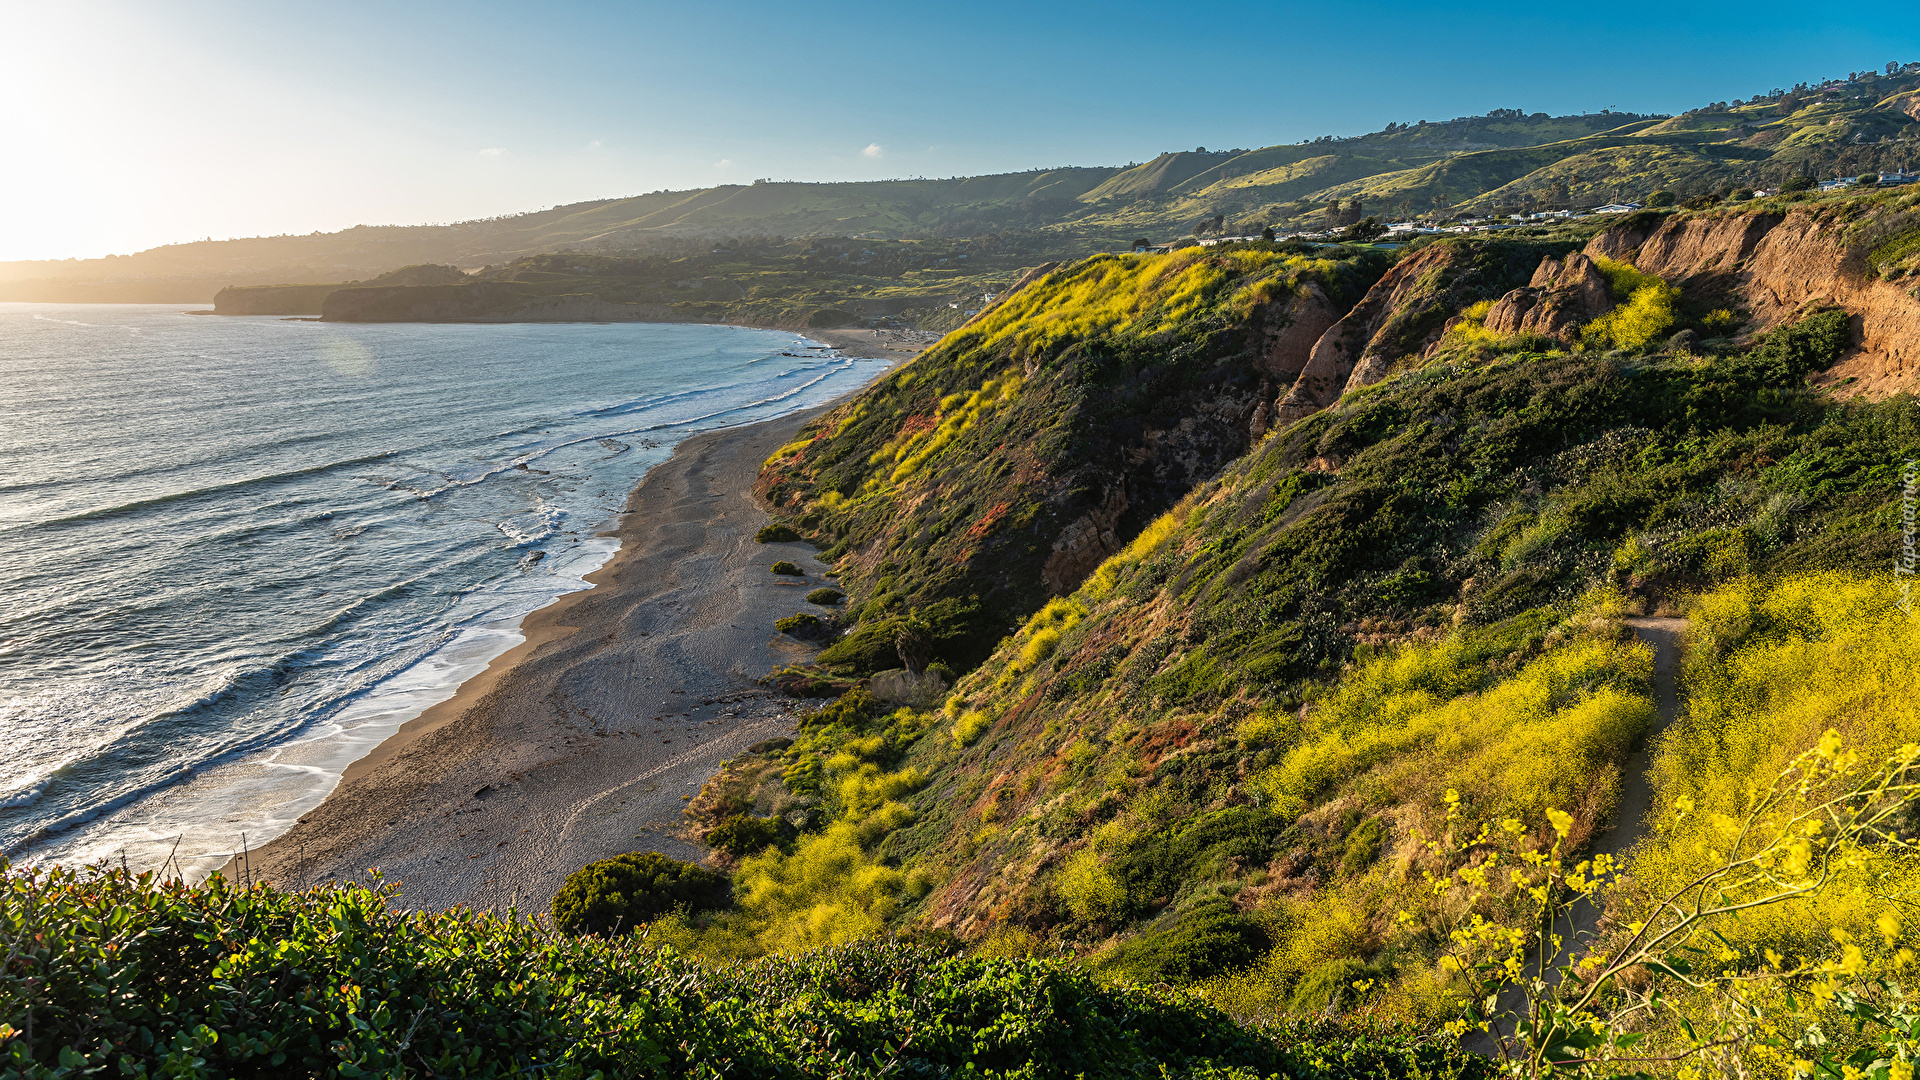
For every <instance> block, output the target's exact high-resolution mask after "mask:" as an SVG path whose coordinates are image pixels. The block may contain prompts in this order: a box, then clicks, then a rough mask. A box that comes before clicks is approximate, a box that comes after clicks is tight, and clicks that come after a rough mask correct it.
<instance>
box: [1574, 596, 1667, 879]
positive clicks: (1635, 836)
mask: <svg viewBox="0 0 1920 1080" xmlns="http://www.w3.org/2000/svg"><path fill="white" fill-rule="evenodd" d="M1626 622H1627V625H1628V626H1630V627H1632V628H1633V633H1634V636H1635V637H1638V638H1639V639H1640V640H1641V641H1644V642H1646V643H1647V644H1649V645H1651V646H1653V691H1654V703H1655V704H1656V705H1657V706H1658V707H1659V709H1660V720H1659V722H1658V723H1657V724H1655V725H1654V728H1653V730H1651V731H1649V732H1647V737H1646V738H1645V739H1643V740H1641V744H1640V749H1639V750H1638V751H1636V752H1635V753H1634V755H1633V756H1632V757H1629V758H1628V759H1627V762H1626V765H1625V766H1624V767H1623V768H1624V773H1625V779H1624V782H1623V783H1622V784H1621V791H1620V806H1619V808H1618V809H1617V810H1615V811H1614V815H1613V826H1612V827H1611V828H1609V829H1607V831H1605V832H1603V833H1601V834H1600V835H1599V836H1597V837H1595V838H1594V842H1593V853H1594V854H1596V855H1598V854H1601V853H1603V852H1604V853H1605V854H1608V855H1611V856H1613V857H1614V858H1615V859H1620V858H1624V857H1625V856H1626V853H1627V851H1628V850H1629V849H1630V848H1632V847H1633V845H1634V844H1636V843H1639V842H1640V838H1641V837H1643V836H1645V835H1646V834H1647V811H1648V810H1649V809H1650V808H1651V807H1652V805H1653V781H1652V779H1651V778H1649V777H1648V775H1647V772H1648V770H1649V769H1650V768H1651V767H1652V765H1653V744H1654V741H1655V740H1656V739H1657V737H1658V736H1659V735H1660V733H1661V732H1663V731H1665V730H1666V729H1667V726H1668V725H1669V724H1672V723H1673V721H1674V719H1675V718H1676V717H1678V716H1679V715H1680V687H1679V675H1680V638H1681V635H1683V634H1685V633H1686V630H1687V620H1685V619H1672V618H1660V617H1652V616H1649V617H1644V618H1636V619H1628V620H1627V621H1626Z"/></svg>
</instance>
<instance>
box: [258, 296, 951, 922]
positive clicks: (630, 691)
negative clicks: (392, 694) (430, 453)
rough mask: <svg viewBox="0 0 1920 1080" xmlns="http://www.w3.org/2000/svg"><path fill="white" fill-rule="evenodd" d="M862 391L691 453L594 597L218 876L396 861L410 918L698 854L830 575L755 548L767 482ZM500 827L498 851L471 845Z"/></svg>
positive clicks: (505, 900)
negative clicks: (775, 457) (797, 435)
mask: <svg viewBox="0 0 1920 1080" xmlns="http://www.w3.org/2000/svg"><path fill="white" fill-rule="evenodd" d="M750 329H783V330H786V332H789V333H794V334H798V335H800V336H802V337H805V338H808V339H810V340H813V341H817V342H820V343H822V344H826V345H830V346H832V347H833V348H834V349H835V350H836V351H838V352H840V354H841V355H843V356H848V357H850V358H856V359H886V360H894V361H896V362H904V361H905V360H907V359H911V358H912V357H913V356H914V355H917V354H918V353H919V352H921V351H923V350H924V349H925V348H926V344H925V343H918V342H901V341H888V340H887V339H886V338H883V337H880V336H878V335H876V334H875V333H874V332H873V331H869V330H851V331H849V330H814V331H811V332H807V331H800V330H791V329H788V328H776V327H752V328H750ZM844 400H846V398H845V397H842V398H840V399H836V400H835V401H832V402H828V403H826V404H824V405H820V406H816V407H814V408H812V409H806V410H801V411H798V412H795V413H791V414H789V415H787V416H783V417H777V418H775V419H772V420H765V421H760V422H757V423H753V424H748V425H742V426H739V427H733V428H722V429H719V430H716V431H710V432H705V433H702V434H699V435H695V436H692V437H690V438H688V439H686V440H685V441H683V442H682V443H681V444H680V445H679V446H677V447H676V448H675V449H674V452H673V455H672V456H671V457H670V458H669V459H668V460H666V461H664V462H662V463H660V464H659V465H656V466H654V467H653V468H652V469H650V470H648V471H647V473H646V475H645V476H643V477H642V478H641V479H640V481H639V483H638V484H637V485H636V486H635V488H634V489H633V491H632V492H631V493H629V495H628V498H627V501H626V503H625V506H624V508H623V510H622V512H621V513H620V514H619V515H618V517H617V518H616V519H615V523H614V524H613V526H612V527H611V528H610V529H609V530H608V531H607V532H604V533H602V534H601V535H612V536H615V537H617V538H618V540H619V546H618V548H617V549H616V550H615V551H614V553H613V555H612V556H611V557H610V558H609V559H608V560H607V561H606V562H605V563H603V564H602V565H601V566H600V567H599V568H598V569H596V570H594V571H593V572H592V573H590V574H588V575H586V576H585V578H584V580H585V581H586V583H587V587H586V588H585V589H580V590H576V591H574V592H570V593H565V594H562V595H560V596H558V597H555V598H554V599H553V600H552V601H550V602H549V603H547V604H546V605H544V606H542V607H540V608H537V609H535V610H534V611H531V612H529V613H528V614H526V615H525V616H523V617H522V618H521V620H520V623H519V627H518V633H519V634H520V635H521V637H522V640H521V641H520V642H519V643H518V644H516V645H514V646H512V647H511V648H509V649H507V650H506V651H504V652H502V653H500V654H499V655H497V656H495V657H494V658H493V659H492V660H491V661H490V662H488V664H487V666H486V667H485V668H484V669H483V670H482V671H480V672H479V673H477V674H474V675H472V676H469V677H468V678H467V679H466V680H465V681H464V682H462V683H461V684H460V685H459V686H458V687H457V688H456V689H455V691H454V693H453V696H452V697H450V698H448V699H447V700H445V701H442V702H440V703H438V704H435V705H432V706H429V707H428V708H426V709H425V710H423V711H422V712H421V713H420V714H419V715H418V716H416V717H414V718H412V719H410V720H407V721H405V722H404V723H402V724H401V725H400V726H399V728H398V729H397V730H395V731H394V732H393V734H391V735H389V736H388V737H387V738H386V739H384V740H383V741H381V742H380V743H379V744H377V745H375V746H374V747H373V748H372V749H371V750H370V751H368V752H367V753H366V754H365V755H364V756H363V757H361V758H359V759H358V760H356V761H354V762H352V763H351V764H349V765H348V766H347V767H346V769H345V770H343V772H342V773H341V775H340V779H339V781H338V782H337V784H336V785H335V787H334V789H333V790H332V791H330V792H329V793H328V794H327V795H326V796H325V797H324V798H323V799H322V800H321V802H320V803H319V805H317V806H315V807H314V808H313V809H311V810H309V811H307V812H306V813H305V814H303V815H301V817H300V818H299V819H298V821H297V822H296V823H295V824H294V825H293V826H292V827H291V828H290V829H288V830H287V831H286V832H284V833H282V834H281V835H279V836H277V837H275V838H274V839H273V840H271V841H269V842H268V843H266V844H264V845H262V846H260V847H258V848H253V849H251V850H250V851H249V852H248V853H247V854H246V857H245V858H244V859H242V858H241V857H240V856H239V855H236V856H235V857H234V858H232V859H230V860H228V861H227V862H226V863H225V864H224V865H223V866H222V867H221V868H220V871H221V872H222V873H223V874H225V875H226V876H227V877H229V878H230V879H236V880H238V879H247V878H250V879H251V880H255V881H262V880H264V881H272V882H274V883H276V884H277V885H279V886H281V887H283V888H289V889H298V888H305V887H308V886H311V885H315V884H319V883H321V882H324V881H329V880H343V879H345V880H365V879H366V872H367V871H368V870H369V869H372V868H379V869H380V870H381V871H382V873H383V876H385V877H386V879H387V880H389V881H394V880H398V881H400V882H402V883H403V884H402V896H403V898H404V899H403V902H404V903H405V904H406V905H407V906H410V907H416V908H446V907H451V906H454V905H456V904H459V905H465V906H469V907H487V908H501V907H506V906H510V905H515V904H517V905H520V906H527V905H529V904H531V905H533V906H534V907H537V908H539V909H541V910H544V909H545V908H546V907H547V906H549V904H550V903H551V900H552V895H553V893H554V892H556V891H557V890H558V888H559V886H560V885H561V884H562V883H563V882H564V881H565V879H566V876H567V875H568V874H570V873H572V872H573V871H574V870H576V869H578V868H579V867H580V866H583V865H585V864H586V863H588V862H592V861H594V860H596V859H601V858H606V857H609V856H611V855H615V854H620V853H622V852H625V851H630V850H640V849H644V848H649V847H650V848H652V849H655V850H659V851H661V852H662V853H664V854H667V855H670V856H673V857H676V858H681V859H688V860H692V861H698V860H699V859H700V858H702V857H703V856H704V855H705V849H704V847H702V846H700V845H698V844H697V842H694V841H691V840H690V839H689V838H687V837H685V836H683V835H681V833H682V831H683V830H682V827H681V817H680V811H681V809H682V806H683V800H682V799H681V798H679V796H681V795H686V796H691V795H693V794H695V793H697V792H698V791H699V790H700V788H701V786H703V785H704V784H705V782H706V781H707V780H708V779H709V778H710V777H711V776H712V775H713V774H714V773H716V772H718V771H719V769H720V763H721V762H722V761H723V760H725V759H726V758H727V757H729V756H731V755H733V754H737V753H739V752H741V751H742V750H744V749H745V748H746V747H747V746H749V745H751V744H752V743H754V742H758V741H760V740H762V739H767V738H773V737H775V736H777V735H782V734H786V733H787V732H788V731H789V730H790V729H791V728H792V726H793V716H792V715H791V712H790V709H791V706H792V703H791V702H789V701H785V700H783V699H780V698H779V697H778V696H777V694H775V692H774V691H772V690H769V689H767V688H765V687H762V686H760V685H759V684H758V681H757V680H758V679H759V677H760V676H762V675H764V674H765V673H766V672H768V671H770V670H772V669H773V668H774V667H776V666H778V665H779V664H781V663H786V662H789V661H792V660H795V659H801V658H803V657H805V656H808V655H810V654H811V653H812V651H813V650H812V649H811V648H809V647H807V646H803V645H801V644H800V643H799V642H796V641H793V640H792V639H789V638H786V637H785V636H784V635H781V634H779V633H778V632H777V631H775V630H774V629H773V621H774V620H775V619H778V618H781V617H784V616H786V615H790V614H793V613H794V612H796V611H800V610H810V606H809V605H808V604H806V603H805V601H804V597H805V595H806V593H807V592H808V591H810V590H812V589H813V588H817V587H819V585H821V584H822V583H823V582H824V579H822V578H821V577H820V571H822V570H824V569H826V567H825V565H824V564H820V563H818V562H817V560H815V559H814V557H813V556H814V554H815V553H814V550H813V548H812V547H811V546H810V545H807V544H803V543H792V544H760V543H757V542H755V541H754V540H753V534H754V533H755V532H757V531H758V530H759V528H760V527H761V526H762V525H765V524H766V523H767V521H768V520H769V518H768V515H767V514H766V512H765V511H764V510H763V509H761V507H760V505H759V501H758V500H757V499H756V498H755V497H754V495H753V493H752V487H753V483H754V481H755V480H756V479H757V477H758V474H759V467H760V463H761V462H762V461H763V460H765V458H766V457H767V456H768V455H769V454H770V453H772V451H773V450H774V449H777V448H778V447H779V446H780V445H782V444H784V443H785V442H787V441H789V440H790V439H791V437H792V435H793V433H794V432H797V431H798V430H799V429H800V428H801V427H802V426H804V425H805V424H806V423H807V422H808V421H809V420H810V419H812V418H813V417H815V416H818V415H820V414H821V413H823V412H825V411H826V410H828V409H831V408H833V407H834V406H836V405H838V404H839V403H840V401H844ZM782 558H784V559H789V560H791V561H794V562H797V563H799V564H800V565H802V566H805V567H808V568H809V570H810V571H811V572H810V574H809V576H808V577H807V578H805V579H798V580H796V579H775V578H774V577H773V575H771V574H770V573H768V571H767V566H768V565H770V564H771V563H772V561H773V560H775V559H782ZM610 667H612V668H619V669H623V670H620V671H618V672H617V673H615V672H612V671H609V670H607V669H608V668H610ZM649 672H651V674H648V673H649ZM668 682H671V683H673V685H672V686H665V685H664V684H665V683H668ZM649 683H651V684H655V685H652V686H649V685H648V684H649ZM696 687H697V688H698V690H696V689H695V688H696ZM653 693H658V694H660V695H661V696H659V697H652V696H651V694H653ZM696 694H697V695H698V696H696ZM676 699H677V700H676ZM582 702H590V704H588V705H586V707H582V706H581V703H582ZM688 705H692V706H693V707H692V708H691V709H689V708H687V706H688ZM497 796H510V797H497ZM588 817H591V818H593V820H592V821H589V820H587V818H588ZM616 822H619V823H622V824H615V823H616ZM510 823H511V824H512V825H513V826H514V829H517V830H518V831H514V829H509V828H508V825H509V824H510ZM456 826H457V827H456ZM620 829H626V830H627V831H626V833H624V834H621V833H620V832H619V830H620ZM636 830H637V831H636ZM509 835H511V837H512V839H508V838H507V837H509ZM488 837H491V839H490V840H487V841H486V842H487V843H491V844H493V845H494V846H493V847H492V848H490V849H481V848H476V847H475V843H476V842H478V841H480V840H483V839H485V838H488ZM626 840H631V841H645V843H632V842H623V841H626ZM516 841H518V842H516ZM454 850H458V851H460V853H461V857H460V858H459V859H457V860H456V859H452V858H450V857H449V853H450V852H451V851H454ZM490 855H491V856H492V857H488V856H490ZM456 863H457V864H458V865H456Z"/></svg>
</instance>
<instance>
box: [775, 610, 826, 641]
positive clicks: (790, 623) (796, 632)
mask: <svg viewBox="0 0 1920 1080" xmlns="http://www.w3.org/2000/svg"><path fill="white" fill-rule="evenodd" d="M823 625H825V624H823V623H822V622H821V621H820V616H818V615H809V614H807V613H806V612H804V611H802V612H799V613H797V614H794V615H789V616H787V617H786V618H784V619H779V620H776V621H775V622H774V624H773V628H774V629H775V630H778V631H780V632H781V633H783V634H787V635H790V636H792V637H807V636H809V635H812V634H817V633H819V632H820V628H821V627H822V626H823Z"/></svg>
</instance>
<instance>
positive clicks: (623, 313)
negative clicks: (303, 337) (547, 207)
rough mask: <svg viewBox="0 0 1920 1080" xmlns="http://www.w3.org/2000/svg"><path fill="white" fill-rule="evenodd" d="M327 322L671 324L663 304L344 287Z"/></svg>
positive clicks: (447, 288) (330, 297) (483, 287)
mask: <svg viewBox="0 0 1920 1080" xmlns="http://www.w3.org/2000/svg"><path fill="white" fill-rule="evenodd" d="M320 317H321V319H322V320H324V321H327V322H673V321H676V316H675V313H674V310H673V308H672V307H671V306H669V305H667V304H622V303H615V302H612V301H608V300H604V299H601V298H600V297H597V296H592V295H589V294H585V293H573V294H561V295H557V296H556V295H541V294H538V293H532V292H530V291H529V290H526V289H523V288H520V287H518V286H516V285H514V284H512V283H510V282H491V281H481V282H472V283H467V284H459V285H399V286H378V287H371V288H369V287H347V288H339V289H335V290H333V291H332V292H330V293H328V294H327V296H326V299H325V301H324V303H323V304H322V305H321V308H320Z"/></svg>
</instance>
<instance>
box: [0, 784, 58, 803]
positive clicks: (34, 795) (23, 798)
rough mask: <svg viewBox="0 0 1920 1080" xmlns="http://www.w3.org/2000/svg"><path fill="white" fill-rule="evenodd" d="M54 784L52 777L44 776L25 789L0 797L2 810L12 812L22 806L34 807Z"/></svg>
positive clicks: (18, 789)
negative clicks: (49, 786)
mask: <svg viewBox="0 0 1920 1080" xmlns="http://www.w3.org/2000/svg"><path fill="white" fill-rule="evenodd" d="M52 783H53V778H52V777H50V776H43V777H41V778H40V779H39V780H37V781H35V782H34V783H31V784H28V785H27V786H25V787H22V788H15V789H14V790H12V791H10V792H8V793H6V794H5V795H0V810H11V809H13V808H15V807H20V806H32V805H33V804H34V803H36V802H39V801H40V796H41V795H43V794H45V793H46V790H47V787H48V785H50V784H52Z"/></svg>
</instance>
